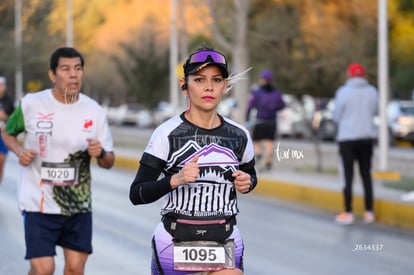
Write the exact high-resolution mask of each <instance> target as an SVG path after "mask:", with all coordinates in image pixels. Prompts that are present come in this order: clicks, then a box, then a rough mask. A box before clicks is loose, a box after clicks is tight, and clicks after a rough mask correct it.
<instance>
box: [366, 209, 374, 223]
mask: <svg viewBox="0 0 414 275" xmlns="http://www.w3.org/2000/svg"><path fill="white" fill-rule="evenodd" d="M373 222H375V216H374V213H372V212H371V211H365V213H364V223H373Z"/></svg>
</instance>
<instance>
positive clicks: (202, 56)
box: [188, 50, 227, 65]
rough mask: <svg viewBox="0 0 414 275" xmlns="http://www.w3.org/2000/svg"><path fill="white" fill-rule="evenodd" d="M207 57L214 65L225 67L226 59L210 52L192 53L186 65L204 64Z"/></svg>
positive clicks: (214, 52)
mask: <svg viewBox="0 0 414 275" xmlns="http://www.w3.org/2000/svg"><path fill="white" fill-rule="evenodd" d="M208 57H210V58H211V59H212V60H213V61H214V62H215V63H220V64H223V65H227V62H226V57H225V56H224V55H222V54H221V53H219V52H216V51H211V50H207V51H199V52H196V53H193V54H192V55H191V56H190V58H189V59H188V64H192V63H201V62H206V61H207V59H208Z"/></svg>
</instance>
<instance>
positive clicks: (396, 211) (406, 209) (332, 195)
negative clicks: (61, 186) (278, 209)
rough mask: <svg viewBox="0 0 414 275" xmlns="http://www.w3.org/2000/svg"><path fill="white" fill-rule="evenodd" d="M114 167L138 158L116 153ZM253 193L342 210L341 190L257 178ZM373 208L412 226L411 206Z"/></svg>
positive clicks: (359, 210)
mask: <svg viewBox="0 0 414 275" xmlns="http://www.w3.org/2000/svg"><path fill="white" fill-rule="evenodd" d="M114 166H115V167H117V168H121V169H127V170H132V171H137V169H138V166H139V160H138V159H133V158H128V157H122V156H116V158H115V164H114ZM253 193H255V194H259V195H262V196H266V197H274V198H278V199H282V200H287V201H290V202H295V203H300V204H302V205H309V206H312V207H316V208H319V209H323V210H327V211H331V212H340V211H342V210H343V208H342V205H343V196H342V193H340V192H336V191H331V190H326V189H321V188H316V187H310V186H305V185H301V184H299V183H294V182H289V181H280V180H275V179H268V178H263V177H259V184H258V185H257V187H256V188H255V189H254V191H253ZM353 208H354V214H355V215H356V216H357V217H362V215H363V213H364V199H363V197H362V196H360V195H357V194H356V195H354V196H353ZM374 209H375V218H376V222H380V223H383V224H387V225H392V226H397V227H402V228H408V229H414V215H413V213H414V205H408V204H404V203H399V202H394V201H389V200H384V199H375V201H374Z"/></svg>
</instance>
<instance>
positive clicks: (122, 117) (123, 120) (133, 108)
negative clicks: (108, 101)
mask: <svg viewBox="0 0 414 275" xmlns="http://www.w3.org/2000/svg"><path fill="white" fill-rule="evenodd" d="M112 116H113V118H112V119H113V121H114V123H115V124H116V125H134V126H138V127H140V128H147V127H151V126H152V125H153V118H152V115H151V112H150V111H149V110H148V109H147V108H146V107H144V106H142V105H140V104H136V103H129V104H122V105H120V106H119V107H118V108H117V109H116V111H115V112H114V113H113V114H112Z"/></svg>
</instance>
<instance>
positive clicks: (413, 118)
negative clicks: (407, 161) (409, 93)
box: [386, 100, 414, 143]
mask: <svg viewBox="0 0 414 275" xmlns="http://www.w3.org/2000/svg"><path fill="white" fill-rule="evenodd" d="M386 113H387V121H388V129H389V133H390V143H393V142H394V141H397V140H404V141H410V142H414V101H412V100H391V101H390V102H389V103H388V105H387V111H386Z"/></svg>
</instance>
